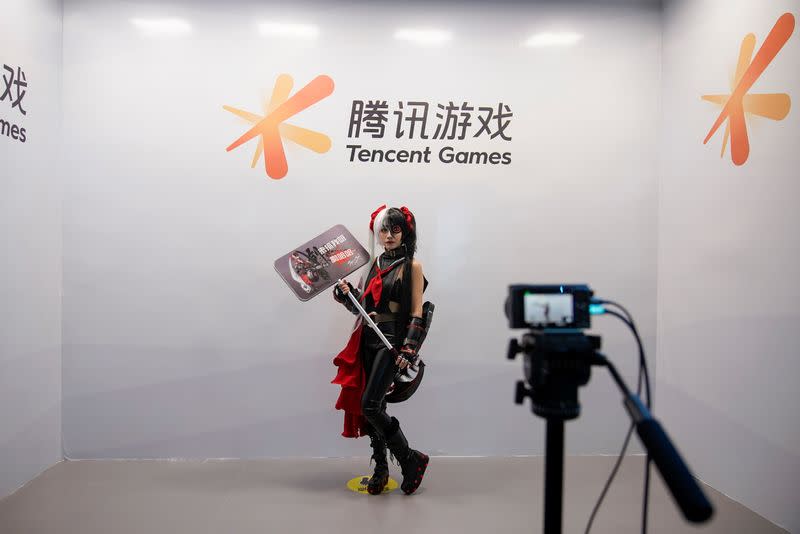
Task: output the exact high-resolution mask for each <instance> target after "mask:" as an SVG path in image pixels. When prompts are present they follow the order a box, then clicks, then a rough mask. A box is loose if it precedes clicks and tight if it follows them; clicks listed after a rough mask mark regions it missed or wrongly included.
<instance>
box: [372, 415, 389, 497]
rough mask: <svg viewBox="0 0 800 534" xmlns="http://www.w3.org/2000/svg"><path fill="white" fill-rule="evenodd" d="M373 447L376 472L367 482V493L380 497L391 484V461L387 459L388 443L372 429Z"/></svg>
mask: <svg viewBox="0 0 800 534" xmlns="http://www.w3.org/2000/svg"><path fill="white" fill-rule="evenodd" d="M369 440H370V446H371V447H372V459H373V460H375V472H374V473H373V474H372V476H371V477H370V479H369V482H367V493H369V494H370V495H380V494H381V493H383V488H385V487H386V485H387V484H388V483H389V461H388V460H387V459H386V442H385V441H384V440H383V438H382V437H380V435H379V434H378V433H377V432H376V431H375V430H374V429H372V430H371V432H370V434H369Z"/></svg>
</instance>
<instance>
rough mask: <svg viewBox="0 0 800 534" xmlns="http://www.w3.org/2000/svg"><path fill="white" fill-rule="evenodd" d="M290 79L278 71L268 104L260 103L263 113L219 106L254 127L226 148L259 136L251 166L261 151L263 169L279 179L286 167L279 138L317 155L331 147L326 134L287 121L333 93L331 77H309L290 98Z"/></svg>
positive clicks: (291, 81) (270, 175) (254, 163)
mask: <svg viewBox="0 0 800 534" xmlns="http://www.w3.org/2000/svg"><path fill="white" fill-rule="evenodd" d="M293 84H294V81H293V80H292V77H291V76H289V75H288V74H281V75H280V76H278V79H277V80H275V88H274V89H273V90H272V97H271V98H270V100H269V103H267V102H266V101H265V102H264V115H263V116H262V115H257V114H255V113H250V112H248V111H243V110H241V109H236V108H234V107H231V106H222V108H223V109H225V110H226V111H230V112H231V113H233V114H234V115H237V116H239V117H241V118H243V119H245V120H246V121H248V122H251V123H255V126H253V127H252V128H250V129H249V130H247V131H246V132H245V133H244V135H242V136H241V137H240V138H239V139H237V140H236V141H234V142H233V143H231V145H230V146H229V147H228V148H227V149H226V150H227V151H228V152H230V151H231V150H233V149H234V148H236V147H238V146H239V145H242V144H244V143H246V142H247V141H249V140H250V139H252V138H254V137H255V136H257V135H258V136H261V137H260V139H259V140H258V147H257V148H256V152H255V154H254V155H253V162H252V164H251V167H255V166H256V163H258V158H260V157H261V153H262V152H263V153H264V168H265V170H266V172H267V176H269V177H270V178H272V179H274V180H280V179H281V178H283V177H284V176H286V173H287V172H288V170H289V165H288V164H287V163H286V154H285V153H284V151H283V140H282V138H286V139H288V140H290V141H294V142H295V143H297V144H298V145H301V146H304V147H306V148H308V149H310V150H313V151H314V152H317V153H319V154H324V153H325V152H327V151H328V150H330V148H331V140H330V138H329V137H328V136H327V135H324V134H321V133H319V132H315V131H313V130H307V129H306V128H301V127H299V126H294V125H292V124H288V123H286V122H284V121H286V120H287V119H288V118H289V117H291V116H293V115H296V114H298V113H300V112H301V111H303V110H304V109H306V108H308V107H310V106H312V105H314V104H316V103H317V102H319V101H320V100H322V99H323V98H325V97H327V96H329V95H330V94H331V93H333V80H332V79H331V78H330V77H329V76H325V75H320V76H317V77H316V78H314V79H313V80H311V82H309V83H308V85H306V86H305V87H303V88H302V89H300V90H299V91H297V92H296V93H295V94H294V95H292V97H291V98H290V97H289V93H290V92H291V91H292V86H293Z"/></svg>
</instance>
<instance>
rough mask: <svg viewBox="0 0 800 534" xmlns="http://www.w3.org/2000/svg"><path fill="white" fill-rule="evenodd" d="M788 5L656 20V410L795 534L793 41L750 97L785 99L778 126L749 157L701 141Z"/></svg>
mask: <svg viewBox="0 0 800 534" xmlns="http://www.w3.org/2000/svg"><path fill="white" fill-rule="evenodd" d="M786 12H791V13H793V15H794V17H795V19H796V18H797V17H798V16H800V2H797V1H773V2H750V1H742V0H737V1H721V0H720V1H716V0H714V1H712V0H703V1H697V0H692V1H671V2H667V3H666V5H665V11H664V53H663V62H664V63H663V65H664V66H663V77H662V79H663V107H664V136H663V140H662V147H663V148H662V151H661V158H662V165H661V176H662V180H661V189H660V194H659V199H660V208H659V214H660V216H659V241H660V252H659V265H658V269H659V293H658V296H659V299H658V302H659V327H658V362H657V369H658V387H657V390H658V411H659V413H660V414H661V415H662V416H663V417H664V418H665V421H666V423H667V428H668V429H669V430H670V432H671V433H672V435H673V437H674V438H675V439H676V441H677V442H678V443H679V444H680V447H681V449H682V450H683V452H684V453H685V455H686V456H687V457H688V459H689V460H690V462H691V464H692V466H693V467H694V468H695V469H696V471H697V474H698V476H699V477H701V478H702V479H703V480H705V481H706V482H708V483H709V484H711V485H712V486H714V487H715V488H717V489H719V490H720V491H722V492H724V493H726V494H728V495H730V496H731V497H732V498H734V499H736V500H739V501H740V502H742V503H744V504H746V505H747V506H748V507H750V508H752V509H754V510H755V511H757V512H759V513H761V514H763V515H764V516H766V517H767V518H769V519H771V520H773V521H775V522H777V523H779V524H781V525H783V526H784V527H786V528H788V529H789V531H791V532H798V531H800V512H798V506H797V505H798V499H797V495H798V493H800V416H798V411H797V406H798V405H800V395H798V388H797V380H798V377H799V376H800V360H799V359H798V350H797V337H796V332H797V324H798V322H800V315H799V314H798V312H797V302H798V298H800V284H798V281H797V276H798V273H800V239H798V234H797V229H798V228H799V227H800V214H799V213H800V212H798V210H797V199H798V194H799V193H800V185H799V184H800V182H798V179H797V175H798V172H797V169H798V168H799V167H800V153H798V150H797V141H798V139H800V120H798V109H797V104H798V100H800V69H799V68H798V66H800V38H798V31H797V29H795V31H794V33H793V35H792V37H791V38H790V39H789V41H788V43H787V44H786V45H785V46H784V47H783V49H782V50H781V51H780V52H779V53H778V55H777V56H776V57H775V59H774V60H773V61H772V63H770V65H769V66H768V67H767V69H766V70H765V71H764V73H763V74H762V75H761V76H760V78H759V79H758V80H757V81H756V83H755V84H754V85H753V87H752V89H751V90H750V93H751V94H758V93H787V94H789V95H790V97H791V99H792V101H793V102H792V109H791V110H790V112H789V114H788V116H787V117H786V118H785V119H783V120H782V121H773V120H768V119H766V118H763V117H758V116H753V115H751V116H749V117H748V130H749V139H750V155H749V158H748V159H747V161H746V163H745V164H744V165H741V166H736V165H734V164H733V163H732V161H731V154H730V149H729V148H728V149H727V150H726V151H725V154H724V156H723V157H722V158H720V150H721V148H722V137H723V134H724V129H725V126H724V125H723V127H722V128H720V130H719V131H718V132H717V134H716V136H715V137H713V138H712V139H711V140H710V141H709V143H708V145H705V146H704V145H703V144H702V142H703V139H704V138H705V136H706V134H707V133H708V132H709V129H710V128H711V126H712V124H713V123H714V121H715V120H716V118H717V116H718V115H719V112H720V107H719V106H715V105H713V104H711V103H709V102H705V101H702V100H701V98H700V97H701V95H704V94H728V93H730V83H731V79H732V78H733V75H734V72H735V69H736V63H737V58H738V55H739V50H740V45H741V43H742V40H743V38H744V37H745V35H747V34H749V33H753V34H754V35H755V39H756V43H755V50H758V49H759V47H760V46H761V45H762V43H764V40H765V39H766V36H767V34H768V33H769V32H770V30H771V29H772V28H773V26H774V25H775V24H776V21H777V20H778V18H779V17H780V16H781V15H783V14H784V13H786Z"/></svg>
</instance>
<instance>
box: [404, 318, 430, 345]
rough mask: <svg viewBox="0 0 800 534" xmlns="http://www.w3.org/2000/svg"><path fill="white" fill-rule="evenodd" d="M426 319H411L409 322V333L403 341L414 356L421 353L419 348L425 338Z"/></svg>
mask: <svg viewBox="0 0 800 534" xmlns="http://www.w3.org/2000/svg"><path fill="white" fill-rule="evenodd" d="M425 327H426V325H425V319H423V318H421V317H411V320H410V321H409V322H408V333H407V334H406V339H405V341H403V347H404V348H408V349H411V350H412V351H413V352H414V354H417V352H419V347H420V345H421V344H422V340H423V338H424V337H425Z"/></svg>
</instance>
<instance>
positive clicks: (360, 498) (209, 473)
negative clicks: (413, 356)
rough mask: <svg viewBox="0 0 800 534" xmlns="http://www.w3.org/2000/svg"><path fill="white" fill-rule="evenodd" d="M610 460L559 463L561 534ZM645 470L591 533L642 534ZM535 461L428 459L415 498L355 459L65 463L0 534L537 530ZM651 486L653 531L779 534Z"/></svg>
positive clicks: (39, 484)
mask: <svg viewBox="0 0 800 534" xmlns="http://www.w3.org/2000/svg"><path fill="white" fill-rule="evenodd" d="M613 460H614V459H613V458H611V457H598V456H592V457H586V456H583V457H570V458H568V459H567V463H566V468H565V469H566V479H565V484H566V489H565V497H564V532H565V533H580V532H583V530H584V527H585V525H586V520H587V518H588V516H589V513H590V511H591V508H592V506H593V504H594V502H595V499H596V498H597V496H598V494H599V492H600V490H601V488H602V485H603V482H604V481H605V478H606V477H607V475H608V472H609V470H610V468H611V466H612V464H613ZM642 463H643V461H642V459H641V457H629V458H628V459H626V461H625V462H624V463H623V467H622V469H621V470H620V473H619V475H618V478H617V480H616V481H615V483H614V486H612V490H611V491H610V492H609V495H608V497H607V498H606V503H605V504H604V506H603V508H602V509H601V511H600V513H599V514H598V517H597V519H596V521H595V525H594V527H593V528H592V532H593V533H595V534H601V533H608V534H611V533H613V534H619V533H624V532H631V533H633V532H639V528H640V527H639V525H640V523H639V522H640V513H641V512H640V511H641V488H642ZM543 465H544V464H543V459H542V458H541V457H532V458H449V457H434V458H432V459H431V465H430V468H429V471H428V474H426V476H425V481H424V483H423V485H422V487H421V488H420V490H419V491H418V492H417V494H415V495H413V496H411V497H406V496H404V495H403V494H402V493H401V492H400V491H399V490H396V491H394V492H392V493H389V494H385V495H382V496H379V497H372V496H369V495H361V494H358V493H354V492H351V491H350V490H348V489H347V488H346V487H345V483H346V481H347V480H349V479H351V478H353V477H356V476H359V475H361V474H366V473H367V472H368V471H369V470H368V467H367V460H366V459H363V458H345V459H275V460H227V461H218V460H212V461H205V462H202V461H147V460H144V461H133V460H128V461H125V460H123V461H113V460H112V461H109V460H102V461H91V460H90V461H69V462H62V463H59V464H58V465H55V466H53V467H52V468H50V469H48V470H47V471H45V472H44V473H43V474H41V475H40V476H39V477H37V478H36V479H34V480H33V481H31V482H30V483H28V484H26V485H25V486H24V487H23V488H21V489H20V490H18V491H17V492H15V493H14V494H12V495H10V496H8V497H6V498H5V499H3V500H0V532H1V533H3V534H39V533H48V534H50V533H52V534H101V533H102V534H110V533H113V534H129V533H131V534H132V533H147V534H158V533H165V534H166V533H169V534H181V533H186V534H203V533H215V534H218V533H235V534H248V533H258V534H268V533H272V532H275V533H306V532H325V533H338V532H342V533H344V532H347V533H352V532H357V531H361V532H372V530H365V529H367V528H371V525H377V528H375V532H407V533H417V532H426V533H427V532H431V533H444V532H458V533H473V532H474V533H478V532H480V533H486V532H490V533H506V532H509V533H515V532H526V533H534V532H541V531H542V517H543V516H542V495H543V472H544V471H543ZM393 469H394V468H393ZM396 471H397V470H396V469H394V471H393V477H394V476H396V477H399V473H397V472H396ZM652 480H653V486H652V493H651V505H650V529H649V532H651V533H665V534H666V533H670V534H675V533H680V532H691V533H696V532H703V533H712V532H714V533H720V534H722V533H724V534H735V533H748V534H750V533H773V532H774V533H780V532H785V530H783V529H780V528H778V527H776V526H775V525H773V524H772V523H770V522H768V521H767V520H765V519H763V518H762V517H760V516H758V515H757V514H755V513H753V512H751V511H750V510H748V509H747V508H745V507H743V506H741V505H740V504H738V503H736V502H734V501H732V500H730V499H728V498H727V497H725V496H724V495H722V494H720V493H718V492H716V491H714V490H713V489H711V488H706V489H707V492H708V495H709V497H710V499H711V500H712V501H713V503H714V505H715V507H716V515H715V517H714V519H713V520H712V521H711V522H710V523H709V524H707V525H705V526H703V527H696V526H692V525H689V524H688V523H685V522H684V521H683V520H682V518H681V517H680V515H679V513H678V511H677V510H676V509H675V507H674V506H673V504H672V501H671V498H670V497H669V496H668V495H667V494H666V493H665V489H664V486H663V484H662V482H661V479H660V477H659V476H658V475H655V476H654V477H653V479H652ZM402 522H404V523H405V524H406V528H400V524H401V523H402Z"/></svg>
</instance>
